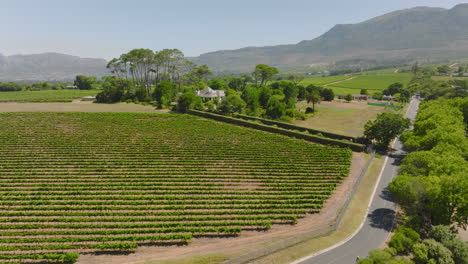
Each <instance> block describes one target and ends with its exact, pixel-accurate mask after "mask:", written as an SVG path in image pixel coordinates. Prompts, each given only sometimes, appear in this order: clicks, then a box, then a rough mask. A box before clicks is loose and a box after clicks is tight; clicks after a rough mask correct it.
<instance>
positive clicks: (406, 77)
mask: <svg viewBox="0 0 468 264" xmlns="http://www.w3.org/2000/svg"><path fill="white" fill-rule="evenodd" d="M411 79H412V74H410V73H395V74H382V75H362V76H358V77H356V78H354V79H352V80H349V81H344V82H341V83H337V84H334V85H332V86H329V87H330V88H332V89H333V91H334V92H335V94H336V95H346V94H359V92H360V91H361V89H367V90H368V91H369V93H371V94H372V93H374V92H377V91H381V90H384V89H386V88H388V86H389V85H391V84H393V83H396V82H400V83H402V84H404V85H407V84H408V83H409V82H410V81H411Z"/></svg>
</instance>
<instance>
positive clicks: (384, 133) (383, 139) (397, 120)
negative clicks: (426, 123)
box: [364, 113, 411, 149]
mask: <svg viewBox="0 0 468 264" xmlns="http://www.w3.org/2000/svg"><path fill="white" fill-rule="evenodd" d="M410 124H411V122H410V120H409V119H407V118H404V117H403V116H402V115H400V114H392V113H381V114H379V115H377V118H376V119H375V120H369V121H368V122H367V123H366V125H365V126H364V135H365V136H366V138H367V139H369V140H371V141H372V140H374V141H376V143H377V146H378V147H379V148H382V149H386V148H387V147H388V144H390V141H392V139H394V138H395V137H396V136H398V135H399V134H401V133H402V132H403V131H405V129H408V128H409V126H410Z"/></svg>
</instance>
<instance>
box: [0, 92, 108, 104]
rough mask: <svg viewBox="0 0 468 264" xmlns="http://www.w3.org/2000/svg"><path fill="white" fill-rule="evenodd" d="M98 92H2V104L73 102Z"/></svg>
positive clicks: (0, 100)
mask: <svg viewBox="0 0 468 264" xmlns="http://www.w3.org/2000/svg"><path fill="white" fill-rule="evenodd" d="M98 92H99V91H98V90H47V91H20V92H0V102H71V101H73V99H75V98H81V97H85V96H93V95H96V94H97V93H98Z"/></svg>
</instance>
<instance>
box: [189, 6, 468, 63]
mask: <svg viewBox="0 0 468 264" xmlns="http://www.w3.org/2000/svg"><path fill="white" fill-rule="evenodd" d="M460 57H462V58H466V57H468V4H460V5H457V6H455V7H454V8H452V9H450V10H448V9H443V8H430V7H416V8H411V9H405V10H400V11H395V12H392V13H389V14H386V15H383V16H379V17H376V18H373V19H370V20H367V21H365V22H362V23H358V24H346V25H336V26H335V27H333V28H332V29H331V30H330V31H328V32H326V33H325V34H323V35H322V36H320V37H318V38H316V39H313V40H304V41H301V42H299V43H297V44H292V45H280V46H270V47H248V48H243V49H238V50H223V51H216V52H211V53H206V54H202V55H201V56H199V57H196V58H192V60H193V62H195V63H197V64H208V65H209V66H210V68H212V69H214V70H216V71H226V72H245V71H252V69H253V68H254V66H255V65H256V64H259V63H266V64H270V65H273V66H277V67H280V68H282V67H283V68H284V67H292V66H307V65H315V64H331V65H340V66H342V67H346V65H348V66H352V65H355V64H361V65H374V66H378V65H384V64H398V63H405V62H412V61H415V60H420V61H425V62H436V61H443V60H450V59H456V58H460Z"/></svg>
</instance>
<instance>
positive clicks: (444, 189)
mask: <svg viewBox="0 0 468 264" xmlns="http://www.w3.org/2000/svg"><path fill="white" fill-rule="evenodd" d="M466 100H467V99H464V100H462V99H451V100H447V99H439V100H435V101H429V102H425V103H423V104H422V105H421V107H420V110H419V113H418V115H417V118H416V122H415V124H414V130H413V131H412V132H406V133H404V135H403V137H402V138H403V140H404V142H405V146H406V147H407V148H409V149H412V150H415V152H412V153H410V154H408V155H407V156H406V158H405V159H404V160H403V163H402V165H401V171H400V176H398V177H397V178H396V179H395V180H394V181H393V182H392V183H391V184H390V190H391V191H392V192H393V193H394V194H395V195H396V197H397V198H398V201H399V203H400V204H401V205H402V206H404V208H405V211H406V213H407V214H408V215H409V216H410V217H411V219H412V224H413V225H415V226H417V228H418V229H419V228H421V229H426V230H427V229H428V228H430V226H431V225H438V224H444V225H450V224H457V225H460V226H466V225H467V224H468V194H467V192H466V190H467V189H468V174H467V171H468V161H467V158H468V139H467V138H466V137H465V128H466V126H465V123H464V117H463V114H462V112H461V111H460V105H461V103H462V102H464V101H466Z"/></svg>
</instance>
